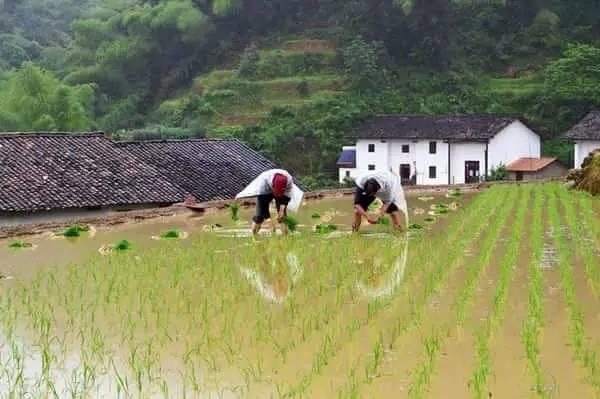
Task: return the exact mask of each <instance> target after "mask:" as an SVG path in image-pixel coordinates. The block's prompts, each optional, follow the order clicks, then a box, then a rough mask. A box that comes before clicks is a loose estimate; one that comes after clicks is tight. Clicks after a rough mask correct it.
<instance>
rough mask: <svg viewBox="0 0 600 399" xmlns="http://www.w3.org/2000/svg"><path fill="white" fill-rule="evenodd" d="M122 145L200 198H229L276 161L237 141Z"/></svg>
mask: <svg viewBox="0 0 600 399" xmlns="http://www.w3.org/2000/svg"><path fill="white" fill-rule="evenodd" d="M118 146H119V147H120V148H122V149H124V150H126V151H128V152H129V153H130V154H132V155H134V156H136V157H137V158H139V159H140V160H141V161H143V162H146V163H148V164H150V165H152V166H154V167H155V168H156V169H158V170H159V171H160V172H161V173H162V175H163V176H164V177H165V178H166V179H167V180H168V181H170V182H172V183H174V184H176V185H177V186H179V187H181V188H182V189H183V190H185V191H186V193H187V194H191V195H193V196H194V197H196V198H197V199H198V200H200V201H210V200H217V199H229V198H233V197H235V195H236V194H237V193H238V192H240V191H242V190H243V189H244V188H245V187H246V186H247V185H248V184H249V183H250V182H251V181H252V180H253V179H254V178H255V177H256V176H258V175H259V174H260V173H262V172H264V171H265V170H268V169H272V168H274V167H276V166H275V164H274V163H273V162H271V161H270V160H268V159H267V158H265V157H263V156H261V155H260V154H258V153H257V152H256V151H254V150H252V149H250V148H249V147H247V146H246V145H244V144H242V143H240V142H239V141H235V140H162V141H140V142H122V143H118Z"/></svg>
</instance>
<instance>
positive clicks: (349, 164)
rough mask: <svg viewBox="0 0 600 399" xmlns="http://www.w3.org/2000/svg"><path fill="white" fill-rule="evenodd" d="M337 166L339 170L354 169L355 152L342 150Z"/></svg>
mask: <svg viewBox="0 0 600 399" xmlns="http://www.w3.org/2000/svg"><path fill="white" fill-rule="evenodd" d="M337 166H338V167H341V168H355V167H356V150H343V151H342V153H341V154H340V157H339V158H338V160H337Z"/></svg>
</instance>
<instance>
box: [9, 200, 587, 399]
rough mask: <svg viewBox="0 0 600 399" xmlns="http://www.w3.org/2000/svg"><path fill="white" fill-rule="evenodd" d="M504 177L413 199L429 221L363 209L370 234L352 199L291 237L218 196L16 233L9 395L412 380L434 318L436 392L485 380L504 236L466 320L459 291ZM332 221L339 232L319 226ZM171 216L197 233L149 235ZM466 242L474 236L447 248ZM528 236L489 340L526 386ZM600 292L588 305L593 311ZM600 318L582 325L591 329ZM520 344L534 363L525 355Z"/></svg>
mask: <svg viewBox="0 0 600 399" xmlns="http://www.w3.org/2000/svg"><path fill="white" fill-rule="evenodd" d="M502 190H505V189H497V190H495V191H490V192H487V193H483V194H480V195H479V196H477V197H476V198H468V197H461V198H459V199H451V198H445V197H443V198H432V199H429V201H422V200H419V199H417V198H411V199H409V207H410V222H411V223H419V224H422V225H424V226H426V230H424V231H422V232H421V233H414V232H410V233H409V234H403V233H399V234H398V233H396V234H391V233H390V229H389V227H388V226H368V225H363V230H362V234H361V235H359V236H350V235H349V234H348V232H349V230H350V224H351V222H352V214H351V213H352V203H351V199H348V198H346V199H339V200H331V201H322V202H317V203H312V204H309V205H308V206H307V207H305V208H304V209H303V211H302V213H301V214H300V215H298V219H299V222H300V226H299V229H298V230H299V232H298V234H296V235H292V236H290V237H289V238H288V239H285V240H282V239H269V238H268V237H267V236H264V237H262V238H261V239H259V240H258V242H255V241H253V240H252V239H251V238H249V237H248V236H247V235H248V234H247V232H248V228H249V224H248V222H247V221H248V220H249V219H250V217H251V214H252V210H242V211H241V214H240V219H241V222H233V221H232V220H231V218H230V217H229V214H228V213H221V214H217V215H211V216H201V217H198V216H196V217H173V218H164V219H160V220H154V221H149V222H145V223H143V224H136V225H127V226H119V227H117V228H112V229H106V230H103V229H98V231H96V232H95V234H93V236H92V237H90V236H89V235H87V234H86V233H84V234H83V236H82V237H80V238H78V239H75V240H71V241H69V240H66V239H63V238H60V239H52V238H50V237H47V236H39V237H30V238H27V239H26V241H28V242H31V243H33V244H35V245H36V246H37V248H36V249H34V250H9V249H8V248H6V247H7V245H8V243H7V242H3V243H1V244H2V245H1V246H0V273H2V274H4V275H5V276H6V275H8V276H11V277H13V279H10V280H2V281H0V292H1V293H2V296H1V297H0V392H1V394H0V397H4V396H9V395H11V394H12V395H13V397H25V396H29V397H46V396H53V393H52V392H57V396H58V397H80V398H90V397H92V398H93V397H124V398H125V397H134V398H138V397H139V398H146V397H151V398H153V397H172V398H180V397H184V395H185V396H186V397H201V398H270V397H273V398H277V397H305V398H317V399H320V398H331V397H340V398H350V397H376V398H383V399H386V398H396V397H407V396H408V397H410V396H411V394H410V392H411V383H413V382H414V375H413V374H411V373H414V372H415V370H417V367H418V366H419V365H420V364H423V359H424V358H426V356H427V355H426V353H425V352H426V351H425V346H424V344H423V339H424V338H425V337H429V336H431V335H432V333H433V332H434V331H438V332H440V333H445V334H447V336H446V337H444V341H445V343H444V347H443V349H442V351H441V352H440V353H438V355H437V356H438V359H437V361H436V365H437V367H436V369H435V371H434V373H433V374H432V376H431V377H432V378H431V386H430V387H429V389H428V390H426V391H425V392H428V395H429V397H442V396H440V395H444V393H446V394H453V393H460V394H461V395H466V396H465V397H470V396H473V395H474V394H473V392H472V391H470V390H469V387H468V380H467V379H468V377H469V375H470V372H471V370H472V368H473V359H474V357H475V356H474V355H475V353H476V349H475V348H474V347H473V339H472V331H473V330H474V328H475V326H477V325H479V324H480V322H481V317H483V316H484V315H485V314H486V313H487V309H486V304H489V303H490V302H491V299H490V296H491V292H492V291H493V288H495V286H494V284H495V281H496V280H497V276H498V265H499V260H500V259H502V253H503V251H505V247H506V245H505V243H504V242H503V241H499V242H497V243H495V245H494V251H495V253H496V254H497V255H496V256H495V257H494V259H495V260H494V261H492V262H490V263H489V264H488V265H486V269H484V273H483V274H482V275H481V276H480V278H479V279H478V281H477V288H478V289H479V291H478V290H477V289H476V292H475V296H474V298H473V300H472V305H470V306H469V307H468V308H467V309H468V310H467V311H468V314H467V318H466V324H465V326H464V331H466V334H463V335H460V334H459V332H458V331H457V330H456V329H453V327H452V326H453V320H454V319H455V317H456V316H455V313H454V309H453V307H454V305H453V304H455V303H456V300H457V295H458V293H459V291H460V290H461V288H462V287H463V286H464V284H465V276H466V270H468V269H469V267H470V266H471V264H472V263H473V262H475V261H476V259H478V257H479V255H480V254H479V245H480V242H481V241H482V240H483V239H485V237H486V236H487V234H488V231H489V229H490V228H491V226H493V223H495V219H494V215H495V212H494V211H493V209H490V207H489V203H491V202H492V200H493V198H494V197H495V196H497V195H504V194H503V191H502ZM479 200H481V201H482V202H481V204H480V205H478V206H479V207H478V208H472V206H471V203H472V202H473V203H476V202H477V201H479ZM454 201H457V202H458V203H459V206H458V210H452V211H450V212H448V214H445V215H439V214H438V215H436V220H435V222H434V223H432V224H427V223H425V221H424V219H425V218H426V217H428V216H429V214H428V213H429V212H430V211H432V209H431V207H432V205H435V204H439V203H445V204H450V203H451V202H454ZM488 211H489V212H490V213H491V217H486V216H485V215H486V214H487V213H488ZM315 213H318V214H319V215H320V218H319V219H317V218H315V219H313V218H312V215H313V214H315ZM481 218H486V223H484V224H483V227H482V228H481V230H480V232H479V233H478V234H475V231H474V230H473V229H472V228H471V227H470V226H472V225H474V224H475V222H476V221H477V220H480V219H481ZM318 223H326V224H329V223H331V224H335V225H336V226H337V227H338V231H336V232H334V233H331V234H328V235H324V236H322V235H316V234H314V233H313V232H312V228H313V226H314V225H315V224H318ZM217 224H218V225H220V226H222V227H219V228H216V229H215V230H212V228H211V226H212V227H215V226H216V225H217ZM456 226H459V227H458V228H456ZM171 229H177V230H180V231H185V232H187V233H188V237H187V239H185V240H172V241H168V240H155V239H153V238H152V237H153V236H154V237H156V236H158V235H160V233H162V232H165V231H167V230H171ZM448 231H455V233H454V234H453V235H449V234H447V232H448ZM121 239H127V240H129V241H130V242H131V243H132V245H133V248H132V250H131V251H128V252H126V253H123V254H120V253H113V254H110V255H108V256H102V255H101V254H100V253H99V252H98V249H99V248H100V247H102V246H103V245H105V244H112V243H115V242H116V241H119V240H121ZM463 241H464V243H463V244H464V248H461V251H460V253H458V252H457V254H456V255H453V254H452V252H451V251H448V248H447V247H449V248H451V245H453V244H452V243H460V242H463ZM549 242H550V241H549ZM528 251H529V249H527V248H526V249H524V250H523V251H522V252H523V255H522V256H520V260H519V262H518V265H516V267H517V268H519V269H518V270H517V271H515V277H514V281H513V283H512V284H511V286H510V289H509V290H510V291H509V292H510V294H509V295H510V296H509V300H508V301H509V302H508V306H507V317H506V321H505V323H504V324H503V326H500V328H499V329H498V331H499V334H498V335H499V336H498V339H492V341H491V345H492V348H491V352H492V368H493V371H492V373H493V374H494V375H495V376H496V377H498V378H502V376H505V378H506V379H507V380H509V381H512V382H513V385H515V386H514V387H511V386H503V387H502V389H493V387H490V388H491V389H490V391H491V392H497V393H500V392H503V393H506V395H507V397H524V396H529V395H528V394H529V393H530V392H529V389H530V386H529V385H527V386H523V385H522V384H529V383H530V380H529V379H528V376H527V375H526V372H525V371H524V370H522V365H523V364H526V362H525V361H524V360H523V359H524V356H525V355H524V352H523V350H522V344H521V341H520V337H519V332H520V324H521V323H522V318H523V317H524V314H525V308H526V301H527V292H526V290H527V282H526V279H527V273H526V271H525V270H522V268H523V267H526V266H527V265H528V264H529V262H528V260H529V259H530V258H531V256H530V254H529V253H528ZM445 268H447V270H448V276H447V279H446V281H445V282H443V283H441V284H440V285H439V286H438V287H437V288H436V290H435V291H434V292H433V293H431V294H430V295H429V294H427V295H425V294H424V292H423V289H424V288H423V286H424V284H426V281H429V279H430V277H431V276H432V275H434V274H435V273H438V272H439V271H440V270H444V269H445ZM550 272H551V269H550V270H549V271H548V273H550ZM548 277H549V276H548ZM431 281H435V279H433V280H431ZM548 282H549V283H550V282H552V283H556V279H554V278H548ZM581 298H584V297H581ZM556 299H557V301H556V302H555V304H556V306H557V307H558V309H556V311H554V310H553V309H551V308H550V307H549V303H545V306H546V312H547V314H548V324H547V325H546V330H547V331H545V332H544V336H545V337H547V339H548V341H549V342H548V341H546V342H545V343H544V346H543V350H542V358H543V359H542V360H543V362H544V363H545V365H546V366H547V368H552V369H553V371H555V370H556V369H555V365H558V364H559V362H558V359H559V358H560V357H564V356H569V355H570V351H569V348H568V347H567V346H566V345H567V344H568V341H567V336H566V334H567V333H568V322H567V319H566V317H567V315H566V312H565V311H564V303H562V301H561V300H560V299H561V296H560V295H557V297H556ZM521 302H525V304H524V305H523V304H521ZM522 305H523V306H522ZM596 305H597V302H596V303H591V304H589V303H588V304H586V306H585V308H584V310H585V314H586V316H587V314H593V313H594V312H593V311H594V309H598V308H597V307H595V306H596ZM513 310H514V313H515V314H514V315H513ZM417 320H418V321H417ZM555 323H556V324H555ZM588 326H589V327H588ZM595 326H596V324H594V323H589V324H586V328H589V329H588V331H593V328H594V327H595ZM442 327H443V328H442ZM556 328H558V329H556ZM380 342H383V343H384V344H383V345H380ZM549 343H550V345H548V344H549ZM559 345H562V346H559ZM503 347H504V348H506V349H505V351H506V353H505V354H503V353H501V352H502V351H503V350H502V348H503ZM553 347H554V349H553ZM554 352H555V353H556V355H554ZM503 355H506V356H503ZM509 356H510V357H511V358H514V359H515V364H519V365H520V366H519V367H514V369H513V370H511V368H510V360H509V359H508V357H509ZM568 364H569V365H571V364H574V362H568ZM460 367H462V368H464V370H457V369H458V368H460ZM555 375H556V376H557V378H559V379H561V381H559V383H561V384H563V385H561V388H562V390H561V393H562V394H564V393H566V392H578V393H582V394H589V393H590V392H593V390H592V389H591V388H590V387H589V386H588V385H587V383H586V381H583V380H581V379H578V378H577V376H579V371H578V372H577V374H569V373H567V372H565V371H561V370H558V371H557V373H556V374H555ZM493 384H494V385H500V384H502V381H497V380H494V381H493ZM519 384H521V386H519ZM444 386H448V389H447V390H445V389H444ZM3 395H4V396H3ZM425 396H427V395H425ZM494 396H496V395H494ZM454 397H457V396H454ZM561 397H568V396H564V395H561ZM584 397H586V396H584ZM590 397H591V396H590Z"/></svg>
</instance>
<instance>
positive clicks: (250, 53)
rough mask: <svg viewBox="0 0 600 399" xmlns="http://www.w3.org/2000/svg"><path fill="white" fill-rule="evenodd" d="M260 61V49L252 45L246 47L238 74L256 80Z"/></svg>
mask: <svg viewBox="0 0 600 399" xmlns="http://www.w3.org/2000/svg"><path fill="white" fill-rule="evenodd" d="M259 61H260V55H259V54H258V47H257V46H256V44H254V43H252V44H250V45H249V46H248V47H246V49H245V50H244V53H243V54H242V58H241V60H240V66H239V67H238V74H239V75H240V76H241V77H243V78H249V79H252V78H255V77H256V73H257V71H258V62H259Z"/></svg>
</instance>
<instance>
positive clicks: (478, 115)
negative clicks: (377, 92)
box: [367, 113, 523, 119]
mask: <svg viewBox="0 0 600 399" xmlns="http://www.w3.org/2000/svg"><path fill="white" fill-rule="evenodd" d="M378 117H404V118H408V117H419V118H449V117H450V118H457V117H459V118H460V117H463V118H482V117H490V118H514V119H522V118H523V116H522V115H516V114H515V115H512V114H493V113H474V114H465V113H462V114H461V113H458V114H451V113H450V114H422V113H406V114H404V113H390V114H387V113H386V114H376V115H375V116H374V118H378ZM367 119H370V118H367Z"/></svg>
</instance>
